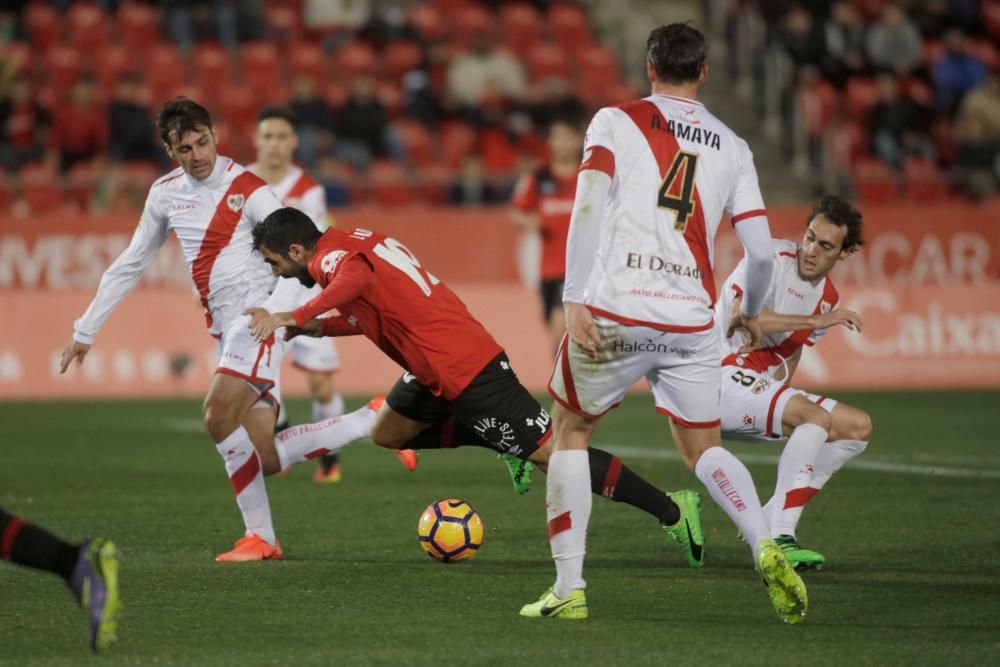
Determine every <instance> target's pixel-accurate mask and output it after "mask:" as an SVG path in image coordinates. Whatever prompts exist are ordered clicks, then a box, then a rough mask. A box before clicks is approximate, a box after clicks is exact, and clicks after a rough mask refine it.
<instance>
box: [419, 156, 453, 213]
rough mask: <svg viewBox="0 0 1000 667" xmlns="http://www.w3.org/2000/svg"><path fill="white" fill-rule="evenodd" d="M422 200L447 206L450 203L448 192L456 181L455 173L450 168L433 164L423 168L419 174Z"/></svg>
mask: <svg viewBox="0 0 1000 667" xmlns="http://www.w3.org/2000/svg"><path fill="white" fill-rule="evenodd" d="M417 178H418V179H419V183H418V184H417V187H418V188H419V191H420V199H421V200H423V201H425V202H428V203H430V204H445V203H447V201H448V190H449V188H450V187H451V183H452V181H454V180H455V171H454V170H453V169H451V168H450V167H446V166H444V165H439V164H431V165H427V166H426V167H421V168H420V171H419V172H417Z"/></svg>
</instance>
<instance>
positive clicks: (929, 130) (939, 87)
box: [728, 0, 1000, 200]
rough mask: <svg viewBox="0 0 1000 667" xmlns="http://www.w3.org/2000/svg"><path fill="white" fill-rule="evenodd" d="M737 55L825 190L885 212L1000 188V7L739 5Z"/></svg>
mask: <svg viewBox="0 0 1000 667" xmlns="http://www.w3.org/2000/svg"><path fill="white" fill-rule="evenodd" d="M728 27H729V34H730V37H731V40H732V42H733V43H734V44H737V43H740V44H744V45H748V46H749V48H751V49H752V50H753V51H754V52H755V54H756V58H755V59H754V62H755V66H754V67H752V68H750V71H746V69H745V68H743V66H742V64H741V62H740V61H739V59H740V58H741V57H742V55H741V53H740V52H739V50H738V49H736V48H733V49H731V51H730V57H731V58H730V62H729V69H730V72H731V74H732V75H733V76H737V77H739V76H747V77H752V79H753V81H754V99H755V103H756V111H757V114H758V116H759V117H761V118H763V117H764V116H765V115H766V114H767V110H766V108H765V105H766V100H767V98H768V95H769V91H770V94H771V95H772V96H777V98H778V103H777V104H776V105H775V106H776V108H777V109H778V110H779V111H778V114H779V115H780V120H781V125H782V127H783V128H787V129H788V130H789V131H785V132H782V134H781V137H782V141H783V145H784V149H785V151H786V155H787V156H788V157H789V158H792V159H796V158H802V159H803V160H808V165H809V167H810V172H811V173H813V174H820V175H822V182H818V183H817V187H818V188H820V189H825V190H839V191H841V192H842V193H844V194H858V195H860V196H861V197H862V198H864V199H869V200H886V199H891V198H893V197H896V196H899V195H903V196H907V197H916V198H918V199H920V198H922V199H931V198H937V197H941V196H947V195H948V194H949V193H951V192H960V193H963V194H966V195H968V196H970V197H982V196H985V195H988V194H989V193H990V192H994V191H996V189H997V186H998V183H1000V69H998V67H1000V50H998V46H997V45H998V43H1000V2H998V1H997V0H892V1H890V0H797V1H791V0H788V1H785V0H766V1H765V0H732V2H731V12H730V15H729V17H728Z"/></svg>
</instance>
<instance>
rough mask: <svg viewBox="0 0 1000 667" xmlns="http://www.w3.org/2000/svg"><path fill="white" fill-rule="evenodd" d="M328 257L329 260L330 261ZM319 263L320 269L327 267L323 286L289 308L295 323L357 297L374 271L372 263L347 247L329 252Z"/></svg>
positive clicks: (301, 322) (301, 323) (302, 321)
mask: <svg viewBox="0 0 1000 667" xmlns="http://www.w3.org/2000/svg"><path fill="white" fill-rule="evenodd" d="M337 253H341V254H337ZM327 260H330V263H329V264H328V262H327ZM320 265H321V267H322V269H321V270H326V273H325V275H326V276H327V282H326V283H325V284H326V287H324V288H323V291H322V292H320V293H319V294H317V295H316V296H315V297H313V298H312V299H310V300H309V301H307V302H306V303H304V304H302V305H301V306H299V307H298V308H296V309H295V310H294V311H293V312H292V316H293V317H294V318H295V323H296V324H297V325H298V326H302V325H303V324H305V323H306V322H308V321H309V320H311V319H313V318H314V317H318V316H320V315H322V314H323V313H325V312H328V311H331V310H333V309H334V308H339V307H340V306H343V305H344V304H345V303H348V302H349V301H353V300H354V299H356V298H358V296H360V294H361V293H362V292H364V291H365V289H366V288H367V287H368V285H369V284H370V283H371V281H372V278H374V275H375V274H374V272H373V271H372V267H371V265H370V264H368V262H367V261H366V260H365V259H364V258H363V257H362V256H360V255H358V254H357V253H348V252H347V251H346V250H334V251H333V252H331V253H328V254H327V255H326V257H324V258H323V260H322V261H321V262H320Z"/></svg>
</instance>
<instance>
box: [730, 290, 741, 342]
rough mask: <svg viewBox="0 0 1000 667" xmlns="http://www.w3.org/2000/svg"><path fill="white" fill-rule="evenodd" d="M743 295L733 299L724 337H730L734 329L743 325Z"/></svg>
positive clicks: (734, 331)
mask: <svg viewBox="0 0 1000 667" xmlns="http://www.w3.org/2000/svg"><path fill="white" fill-rule="evenodd" d="M742 305H743V297H740V296H738V297H736V298H735V299H733V305H732V306H730V308H729V327H728V328H726V338H732V337H733V334H734V333H736V330H737V329H739V328H740V327H742V326H743V311H742V310H740V308H741V307H742Z"/></svg>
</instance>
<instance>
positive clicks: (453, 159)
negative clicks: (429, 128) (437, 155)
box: [439, 120, 477, 168]
mask: <svg viewBox="0 0 1000 667" xmlns="http://www.w3.org/2000/svg"><path fill="white" fill-rule="evenodd" d="M439 135H440V136H439V141H440V143H439V150H440V152H441V157H442V158H443V159H444V163H445V164H446V165H448V166H449V167H452V168H457V167H458V166H459V165H461V164H462V161H463V160H464V159H465V156H466V155H468V154H469V153H471V152H472V151H473V150H474V149H475V147H476V141H477V137H476V130H475V128H473V127H472V125H470V124H468V123H466V122H464V121H457V120H456V121H448V122H446V123H444V124H442V125H441V129H440V131H439Z"/></svg>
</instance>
